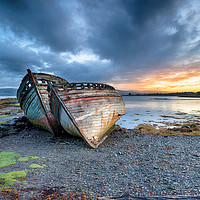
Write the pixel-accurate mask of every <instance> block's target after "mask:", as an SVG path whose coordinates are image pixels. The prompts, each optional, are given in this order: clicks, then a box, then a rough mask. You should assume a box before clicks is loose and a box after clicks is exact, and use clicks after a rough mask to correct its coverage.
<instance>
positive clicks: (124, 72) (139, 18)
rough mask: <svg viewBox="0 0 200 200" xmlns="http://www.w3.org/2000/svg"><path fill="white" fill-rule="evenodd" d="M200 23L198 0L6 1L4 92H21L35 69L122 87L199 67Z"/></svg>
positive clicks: (0, 15) (0, 57)
mask: <svg viewBox="0 0 200 200" xmlns="http://www.w3.org/2000/svg"><path fill="white" fill-rule="evenodd" d="M199 22H200V2H199V1H198V0H191V1H187V0H168V1H157V0H107V1H98V0H85V1H81V0H73V1H72V0H67V1H64V0H59V1H57V0H49V1H42V0H35V1H31V0H21V1H12V0H2V1H0V69H1V72H0V79H1V80H3V81H1V87H17V86H18V85H19V82H20V79H21V78H22V77H23V76H24V74H25V73H26V69H27V68H31V69H32V70H33V71H35V72H47V73H53V74H56V75H59V76H62V77H63V78H66V79H67V80H68V81H91V82H107V83H111V84H114V85H119V84H129V83H140V82H142V81H143V79H144V78H145V77H146V76H148V75H150V74H153V73H158V71H159V72H160V71H162V70H164V71H163V72H165V71H166V69H173V70H175V71H179V69H181V68H182V66H186V65H187V66H188V67H189V66H190V65H191V66H196V68H197V69H198V67H199V66H198V65H196V64H195V63H198V62H199V61H200V57H199V51H200V34H199V33H200V23H199ZM12 77H13V78H12ZM11 79H12V80H13V81H10V80H11ZM133 90H134V88H133Z"/></svg>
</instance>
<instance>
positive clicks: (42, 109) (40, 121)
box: [17, 69, 67, 135]
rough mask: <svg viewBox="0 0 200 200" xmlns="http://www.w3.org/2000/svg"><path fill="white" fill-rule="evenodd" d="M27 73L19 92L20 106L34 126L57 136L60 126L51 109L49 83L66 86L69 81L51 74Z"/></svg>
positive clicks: (29, 71)
mask: <svg viewBox="0 0 200 200" xmlns="http://www.w3.org/2000/svg"><path fill="white" fill-rule="evenodd" d="M27 71H28V73H27V74H26V75H25V76H24V78H23V79H22V82H21V84H20V86H19V89H18V91H17V99H18V101H19V103H20V106H21V108H22V110H23V111H24V114H25V115H26V116H27V117H28V119H29V120H30V122H31V123H32V124H34V125H35V126H37V127H39V128H42V129H45V130H47V131H50V132H51V133H53V134H54V135H57V134H58V131H59V130H60V124H59V122H58V121H57V120H56V119H55V117H54V116H53V114H52V112H51V109H50V105H49V97H48V91H47V87H48V84H47V81H48V82H49V83H51V84H52V85H54V84H56V85H62V84H66V83H67V81H66V80H64V79H62V78H60V77H57V76H53V75H50V74H45V73H32V72H31V70H29V69H28V70H27Z"/></svg>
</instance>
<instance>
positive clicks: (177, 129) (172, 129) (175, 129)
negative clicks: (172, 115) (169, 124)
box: [170, 128, 180, 131]
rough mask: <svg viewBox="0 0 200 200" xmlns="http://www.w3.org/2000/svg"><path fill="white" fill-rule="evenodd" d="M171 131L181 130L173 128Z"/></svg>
mask: <svg viewBox="0 0 200 200" xmlns="http://www.w3.org/2000/svg"><path fill="white" fill-rule="evenodd" d="M170 130H171V131H179V130H180V128H171V129H170Z"/></svg>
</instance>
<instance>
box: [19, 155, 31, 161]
mask: <svg viewBox="0 0 200 200" xmlns="http://www.w3.org/2000/svg"><path fill="white" fill-rule="evenodd" d="M29 158H30V157H29V156H27V157H20V158H19V159H18V160H17V161H19V162H24V161H28V159H29Z"/></svg>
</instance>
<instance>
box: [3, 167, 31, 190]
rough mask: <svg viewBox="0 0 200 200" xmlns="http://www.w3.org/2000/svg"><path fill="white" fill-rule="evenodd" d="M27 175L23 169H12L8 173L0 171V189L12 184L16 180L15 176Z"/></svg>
mask: <svg viewBox="0 0 200 200" xmlns="http://www.w3.org/2000/svg"><path fill="white" fill-rule="evenodd" d="M26 175H27V172H26V171H25V170H22V171H13V172H9V173H1V174H0V190H2V189H3V188H7V187H10V186H11V185H13V184H14V183H15V182H16V181H17V180H16V178H22V177H25V176H26Z"/></svg>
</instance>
